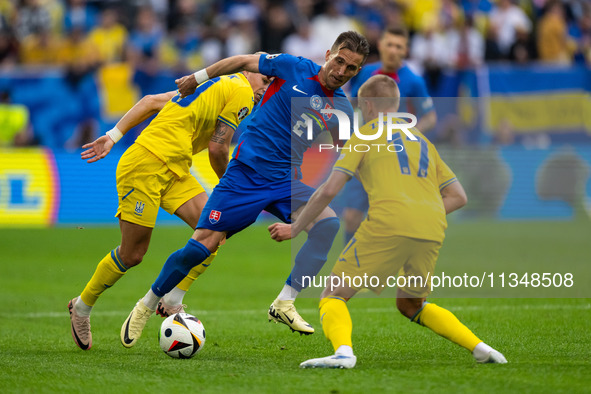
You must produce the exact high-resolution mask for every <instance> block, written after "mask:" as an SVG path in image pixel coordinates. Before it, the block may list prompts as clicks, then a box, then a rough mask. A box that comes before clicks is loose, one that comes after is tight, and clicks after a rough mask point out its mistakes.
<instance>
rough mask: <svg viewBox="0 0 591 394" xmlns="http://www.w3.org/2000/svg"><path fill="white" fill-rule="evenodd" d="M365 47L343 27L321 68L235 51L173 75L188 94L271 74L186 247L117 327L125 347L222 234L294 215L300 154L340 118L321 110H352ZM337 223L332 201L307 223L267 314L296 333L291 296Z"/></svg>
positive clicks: (301, 193)
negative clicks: (227, 79) (222, 80)
mask: <svg viewBox="0 0 591 394" xmlns="http://www.w3.org/2000/svg"><path fill="white" fill-rule="evenodd" d="M368 53H369V44H368V43H367V40H366V39H365V37H363V36H362V35H360V34H359V33H356V32H352V31H349V32H344V33H341V34H340V35H339V37H338V38H337V39H336V41H335V43H334V44H333V46H332V48H331V49H330V50H327V51H326V62H325V63H324V65H323V66H322V67H320V66H318V65H317V64H315V63H314V62H312V61H311V60H309V59H305V58H302V57H294V56H291V55H288V54H278V55H239V56H233V57H230V58H227V59H223V60H221V61H219V62H217V63H215V64H213V65H211V66H209V67H207V68H206V69H203V70H200V71H198V72H196V73H195V74H194V75H189V76H186V77H183V78H181V79H179V80H177V86H178V88H179V92H180V94H181V95H189V94H192V92H193V91H194V90H195V88H196V87H197V85H198V84H199V83H203V82H205V81H207V80H208V79H210V78H214V77H217V76H219V75H225V74H231V73H235V72H237V71H241V70H246V71H252V72H260V73H262V74H264V75H267V76H273V77H275V79H274V80H273V82H272V83H271V85H269V88H268V89H267V91H266V92H265V95H264V96H263V98H262V100H261V103H260V108H259V109H258V110H257V112H256V114H255V115H254V116H253V118H252V119H251V121H250V124H249V125H248V127H247V128H246V130H245V131H244V132H243V134H242V135H241V138H240V140H239V142H238V146H237V147H236V149H235V150H234V156H233V159H232V160H231V162H230V164H229V165H228V169H227V170H226V173H225V174H224V176H223V177H222V179H221V180H220V183H219V184H218V186H216V188H215V189H214V190H213V193H212V195H211V196H210V198H209V200H208V202H207V204H206V206H205V208H204V210H203V212H202V214H201V217H200V219H199V223H198V224H197V228H196V230H195V233H194V234H193V236H192V237H191V239H190V240H189V241H188V242H187V244H186V245H185V247H184V248H182V249H180V250H178V251H176V252H174V253H173V254H172V255H170V257H169V258H168V259H167V261H166V263H165V264H164V266H163V268H162V271H161V272H160V275H159V276H158V278H157V279H156V281H155V282H154V284H153V285H152V287H151V288H150V290H149V291H148V292H147V294H146V295H145V296H144V297H143V298H142V299H140V300H139V301H138V303H137V304H136V306H135V307H134V309H133V310H132V311H131V313H130V314H129V316H128V318H127V319H126V320H125V322H124V324H123V326H122V327H121V343H122V344H123V346H125V347H131V346H133V345H134V344H135V343H136V341H137V340H138V338H139V337H140V336H141V333H142V331H143V329H144V327H145V325H146V323H147V321H148V318H149V317H150V316H151V315H152V313H153V312H154V310H155V308H156V306H157V305H158V301H159V300H160V298H161V297H162V296H163V295H164V294H166V293H167V292H169V291H170V290H171V289H172V288H173V287H174V286H175V285H176V284H177V283H179V282H180V281H181V280H182V279H183V278H184V277H185V276H186V275H187V273H188V272H189V271H190V270H191V269H192V268H193V267H195V266H197V265H199V264H201V263H202V262H203V261H204V260H205V259H207V258H208V256H209V255H210V254H211V253H212V252H214V251H216V250H217V248H218V245H219V244H220V242H221V241H222V240H223V239H224V238H229V237H231V236H232V235H233V234H236V233H238V232H239V231H241V230H243V229H245V228H246V227H248V226H250V225H251V224H252V223H254V222H255V220H256V219H257V217H258V215H259V214H260V213H261V212H262V211H263V210H266V211H267V212H270V213H272V214H273V215H275V216H276V217H277V218H279V219H280V220H282V221H284V222H290V221H291V220H293V219H294V217H296V216H297V213H298V212H299V211H300V210H301V209H302V208H303V206H304V205H305V204H306V202H307V201H308V199H309V197H310V196H311V195H312V194H313V192H314V189H313V188H311V187H309V186H307V185H305V184H303V183H302V182H301V181H300V179H301V177H302V175H301V170H300V165H301V163H302V158H303V154H304V152H305V151H306V150H307V149H308V148H309V147H310V146H311V144H312V140H313V139H314V138H315V137H316V136H317V135H319V134H320V133H321V132H323V131H330V130H333V129H338V118H337V117H336V116H329V115H327V114H326V113H321V111H322V110H323V109H338V110H340V111H343V112H345V113H347V114H348V115H349V116H352V113H353V108H352V107H351V104H350V103H349V102H348V100H347V98H346V96H345V94H344V92H343V90H342V89H341V86H343V85H344V84H345V83H346V82H347V81H349V80H350V79H351V78H352V77H353V76H354V75H356V74H357V73H358V72H359V70H360V68H361V65H362V64H363V62H364V61H365V59H366V57H367V55H368ZM294 98H296V99H297V100H293V101H294V102H298V103H302V102H304V103H306V104H303V105H299V106H298V105H296V108H295V110H293V111H292V99H294ZM306 117H313V118H316V119H317V121H316V122H313V123H314V124H313V134H314V135H313V136H309V135H308V134H309V133H308V131H306V130H302V129H301V124H303V123H305V122H303V120H304V119H305V118H306ZM309 137H313V138H310V139H309ZM338 229H339V219H338V218H337V217H336V214H335V213H334V211H333V210H332V209H330V208H329V207H327V208H325V209H324V210H323V211H322V212H321V213H320V214H319V215H318V216H317V217H316V218H315V219H314V220H313V221H312V223H310V225H309V226H308V227H307V228H306V230H307V232H308V239H307V241H306V242H305V243H304V245H303V246H302V248H301V249H300V251H299V252H298V254H297V256H296V257H295V264H294V267H293V269H292V271H291V274H290V276H289V277H288V279H287V281H286V283H285V286H284V288H283V289H282V291H281V292H280V294H279V296H278V297H277V299H276V300H275V301H274V302H273V303H272V304H271V306H270V308H269V315H268V316H269V319H270V320H274V321H276V322H281V323H284V324H286V325H288V326H289V327H290V328H291V329H292V330H293V331H297V332H300V333H301V334H312V333H313V332H314V329H313V328H312V326H310V325H309V324H308V323H306V321H304V320H303V319H302V318H301V316H300V315H299V314H298V313H297V311H296V310H295V307H294V301H295V298H296V296H297V294H298V293H299V292H300V291H301V290H302V288H303V286H302V281H303V280H302V279H303V278H304V277H314V276H316V274H317V273H318V272H319V271H320V269H321V268H322V266H323V265H324V263H325V262H326V259H327V255H328V251H329V250H330V248H331V246H332V242H333V240H334V237H335V236H336V234H337V232H338Z"/></svg>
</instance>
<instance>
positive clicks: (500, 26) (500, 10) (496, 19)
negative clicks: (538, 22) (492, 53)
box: [490, 0, 531, 56]
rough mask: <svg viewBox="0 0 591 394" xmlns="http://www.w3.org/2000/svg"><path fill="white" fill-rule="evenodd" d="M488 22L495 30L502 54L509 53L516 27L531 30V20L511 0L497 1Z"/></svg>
mask: <svg viewBox="0 0 591 394" xmlns="http://www.w3.org/2000/svg"><path fill="white" fill-rule="evenodd" d="M490 24H491V26H492V27H493V29H494V31H495V32H496V35H497V43H498V45H499V49H500V50H501V53H502V54H503V56H507V55H508V54H509V50H510V49H511V45H513V43H514V42H515V35H516V31H517V29H518V28H521V29H523V30H525V31H527V32H528V33H529V32H531V22H530V20H529V19H528V17H527V15H526V14H525V12H523V10H522V9H521V8H519V7H518V6H516V5H515V4H513V3H512V2H511V0H499V1H498V3H497V7H496V8H495V9H493V10H492V11H491V13H490Z"/></svg>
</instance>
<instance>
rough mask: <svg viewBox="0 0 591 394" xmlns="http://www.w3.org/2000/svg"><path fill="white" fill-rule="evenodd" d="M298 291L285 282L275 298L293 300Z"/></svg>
mask: <svg viewBox="0 0 591 394" xmlns="http://www.w3.org/2000/svg"><path fill="white" fill-rule="evenodd" d="M299 293H300V292H299V291H297V290H296V289H294V288H293V287H291V286H290V285H287V284H286V285H285V286H283V289H281V293H279V295H278V296H277V299H278V300H280V301H295V299H296V298H297V296H298V294H299Z"/></svg>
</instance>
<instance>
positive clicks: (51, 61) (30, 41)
mask: <svg viewBox="0 0 591 394" xmlns="http://www.w3.org/2000/svg"><path fill="white" fill-rule="evenodd" d="M61 48H62V41H61V39H60V38H59V37H57V36H55V35H54V34H52V33H51V31H50V30H49V28H46V29H43V30H40V31H39V32H38V33H36V34H30V35H28V36H26V37H25V38H24V39H23V40H22V41H21V46H20V61H21V62H22V63H23V64H25V65H29V66H40V67H41V66H59V65H62V63H61V59H60V58H59V57H58V56H56V55H57V54H58V53H59V52H60V51H61Z"/></svg>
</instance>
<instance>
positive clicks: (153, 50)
mask: <svg viewBox="0 0 591 394" xmlns="http://www.w3.org/2000/svg"><path fill="white" fill-rule="evenodd" d="M163 37H164V32H163V31H162V26H161V25H160V22H159V21H158V20H157V19H156V15H155V14H154V11H153V10H152V9H151V8H148V7H143V8H140V10H139V12H138V13H137V18H136V21H135V28H134V29H133V30H132V31H131V33H130V34H129V41H128V60H129V61H130V62H131V64H132V65H133V66H134V67H135V68H136V69H138V70H141V71H143V72H145V73H146V74H148V75H155V74H156V73H157V72H158V70H159V67H160V45H161V44H162V39H163Z"/></svg>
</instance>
